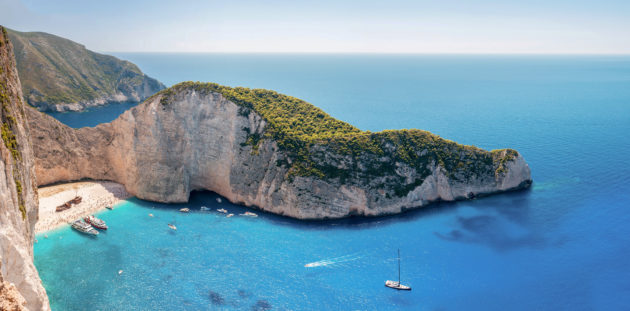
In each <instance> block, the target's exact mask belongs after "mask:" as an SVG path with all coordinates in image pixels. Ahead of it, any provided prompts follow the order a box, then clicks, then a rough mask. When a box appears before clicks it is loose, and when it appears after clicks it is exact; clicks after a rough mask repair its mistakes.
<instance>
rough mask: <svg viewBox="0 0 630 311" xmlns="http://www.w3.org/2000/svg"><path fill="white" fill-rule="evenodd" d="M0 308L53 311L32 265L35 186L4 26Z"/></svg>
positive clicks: (0, 40)
mask: <svg viewBox="0 0 630 311" xmlns="http://www.w3.org/2000/svg"><path fill="white" fill-rule="evenodd" d="M0 29H1V32H0V101H1V102H2V109H1V110H0V119H1V121H2V140H3V143H2V144H0V158H1V160H0V309H2V310H22V309H23V308H24V307H26V308H28V309H29V310H49V309H50V308H49V306H48V298H47V296H46V292H45V291H44V288H43V287H42V284H41V280H40V279H39V275H38V273H37V270H36V269H35V266H34V265H33V239H34V237H33V228H34V227H35V222H37V209H38V200H37V185H36V181H35V171H34V167H35V164H34V158H33V151H32V149H31V142H30V135H29V127H28V124H27V122H26V120H25V111H24V108H25V107H24V105H23V103H22V92H21V88H20V81H19V79H18V76H17V72H16V68H15V61H14V59H13V50H12V47H11V44H10V42H9V40H8V37H7V35H6V31H5V30H4V28H2V27H1V26H0Z"/></svg>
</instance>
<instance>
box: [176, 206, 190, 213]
mask: <svg viewBox="0 0 630 311" xmlns="http://www.w3.org/2000/svg"><path fill="white" fill-rule="evenodd" d="M179 211H180V212H182V213H188V212H190V208H188V207H184V208H180V209H179Z"/></svg>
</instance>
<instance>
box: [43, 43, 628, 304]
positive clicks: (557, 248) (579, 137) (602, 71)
mask: <svg viewBox="0 0 630 311" xmlns="http://www.w3.org/2000/svg"><path fill="white" fill-rule="evenodd" d="M117 56H118V57H121V58H124V59H127V60H130V61H132V62H134V63H136V64H138V65H139V66H140V68H141V69H142V70H143V71H144V72H145V73H147V74H148V75H150V76H153V77H155V78H157V79H159V80H161V81H162V82H164V83H165V84H167V85H171V84H173V83H176V82H179V81H183V80H200V81H213V82H218V83H221V84H227V85H241V86H248V87H260V88H269V89H274V90H278V91H280V92H283V93H286V94H289V95H293V96H296V97H300V98H303V99H305V100H307V101H309V102H311V103H313V104H315V105H317V106H319V107H321V108H323V109H324V110H326V111H327V112H329V113H330V114H331V115H333V116H334V117H337V118H339V119H342V120H344V121H348V122H350V123H352V124H355V125H357V126H358V127H360V128H362V129H365V130H371V131H378V130H382V129H397V128H421V129H425V130H429V131H431V132H434V133H436V134H439V135H441V136H443V137H445V138H448V139H451V140H455V141H458V142H462V143H466V144H474V145H476V146H479V147H482V148H489V149H493V148H504V147H511V148H515V149H517V150H519V151H520V152H521V153H522V154H523V155H524V156H525V158H526V160H527V161H528V163H529V165H530V167H531V169H532V177H533V179H534V185H533V187H532V189H531V190H529V191H523V192H516V193H510V194H504V195H497V196H492V197H487V198H483V199H478V200H474V201H467V202H459V203H450V204H447V203H443V204H438V205H435V206H433V207H431V208H425V209H422V210H418V211H414V212H409V213H405V214H402V215H398V216H394V217H386V218H376V219H367V220H359V219H350V220H344V221H333V222H321V223H313V222H306V223H305V222H298V221H294V220H290V219H286V218H281V217H277V216H272V215H266V214H262V215H261V217H259V218H245V217H242V216H234V217H232V218H225V216H224V215H221V214H218V213H216V212H210V213H202V212H199V211H198V209H199V206H201V205H206V206H209V207H212V208H213V209H216V208H218V207H219V206H223V207H226V206H229V207H226V208H228V209H229V210H230V211H232V212H233V213H235V214H238V213H242V211H243V208H241V207H238V206H233V205H230V204H228V203H225V202H224V203H222V204H218V203H216V201H215V196H216V195H214V194H212V193H195V194H194V195H193V196H192V201H191V203H190V204H189V206H190V207H191V208H192V209H193V210H197V211H195V212H192V213H190V214H181V213H178V212H177V209H179V208H181V207H182V206H179V205H161V204H156V203H151V202H144V201H140V200H131V201H130V202H127V203H124V204H123V205H122V206H120V207H119V208H117V209H115V210H114V211H105V212H103V213H101V214H100V215H101V216H102V218H103V219H105V220H106V221H107V222H108V224H110V227H111V229H110V230H109V232H107V233H105V234H102V235H101V236H99V237H98V238H96V239H91V238H87V237H84V236H81V235H79V234H77V233H76V232H73V231H71V230H70V229H68V228H63V229H60V230H57V231H54V232H51V233H48V235H49V238H48V239H45V238H43V237H42V236H39V237H38V238H39V243H38V244H36V245H35V264H36V265H37V267H38V269H39V271H40V275H41V277H42V279H43V281H44V285H45V287H46V289H47V290H48V294H49V296H50V299H51V303H52V306H53V308H54V310H76V309H82V308H83V306H85V302H86V301H89V302H90V304H91V309H99V310H122V309H124V310H212V309H239V310H240V309H252V308H258V309H264V307H266V306H270V307H271V308H273V309H274V310H301V309H303V310H391V309H394V310H395V309H407V310H628V309H630V267H629V265H628V259H627V258H629V256H630V225H629V224H630V213H628V209H629V208H630V165H629V164H628V159H630V156H629V155H630V57H621V56H580V57H577V56H393V55H382V56H369V55H248V54H238V55H229V54H117ZM108 109H109V108H107V107H106V108H103V109H102V110H100V111H101V114H108V115H110V116H115V115H116V113H115V112H111V111H109V110H108ZM83 116H85V114H83ZM84 119H87V118H85V117H84ZM75 126H77V125H76V124H75ZM153 207H155V208H153ZM149 213H153V214H154V215H155V217H154V218H150V217H148V216H147V215H148V214H149ZM169 222H170V223H175V224H176V225H177V227H178V230H177V232H173V231H170V230H169V229H168V227H167V226H166V224H167V223H169ZM398 248H400V250H401V253H402V276H403V282H404V283H408V284H410V285H412V286H413V290H412V291H411V292H395V291H393V290H389V289H387V288H385V287H384V286H383V282H384V281H385V280H386V279H392V278H395V277H396V260H395V256H396V249H398ZM322 260H324V261H322ZM318 261H319V262H321V263H325V265H323V266H319V267H313V268H305V267H304V265H305V264H307V263H313V262H318ZM120 269H122V270H124V272H123V274H122V275H118V272H117V271H118V270H120Z"/></svg>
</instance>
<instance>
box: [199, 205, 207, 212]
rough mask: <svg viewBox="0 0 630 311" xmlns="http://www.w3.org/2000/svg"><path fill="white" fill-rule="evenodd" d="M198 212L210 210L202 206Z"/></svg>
mask: <svg viewBox="0 0 630 311" xmlns="http://www.w3.org/2000/svg"><path fill="white" fill-rule="evenodd" d="M199 210H200V211H209V210H210V208H209V207H207V206H202V207H200V208H199Z"/></svg>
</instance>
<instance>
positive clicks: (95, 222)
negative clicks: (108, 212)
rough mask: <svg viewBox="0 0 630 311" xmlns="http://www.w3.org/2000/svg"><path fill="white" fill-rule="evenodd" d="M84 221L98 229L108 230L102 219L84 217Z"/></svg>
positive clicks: (91, 216)
mask: <svg viewBox="0 0 630 311" xmlns="http://www.w3.org/2000/svg"><path fill="white" fill-rule="evenodd" d="M83 220H85V222H87V223H88V224H90V225H92V227H94V228H97V229H102V230H107V228H108V227H107V224H106V223H105V222H104V221H103V220H102V219H99V218H96V217H95V216H94V215H90V216H87V217H84V218H83Z"/></svg>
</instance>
